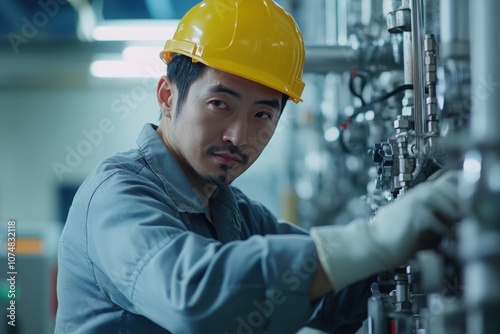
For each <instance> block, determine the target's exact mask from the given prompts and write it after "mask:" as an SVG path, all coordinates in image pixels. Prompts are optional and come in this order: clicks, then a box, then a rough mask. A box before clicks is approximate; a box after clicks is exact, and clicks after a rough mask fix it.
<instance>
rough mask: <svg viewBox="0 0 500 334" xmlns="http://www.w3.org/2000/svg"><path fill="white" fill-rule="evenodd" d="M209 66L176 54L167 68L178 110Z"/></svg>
mask: <svg viewBox="0 0 500 334" xmlns="http://www.w3.org/2000/svg"><path fill="white" fill-rule="evenodd" d="M206 68H207V66H206V65H205V64H203V63H201V62H193V61H192V59H191V58H189V57H188V56H185V55H182V54H176V55H174V57H173V58H172V60H171V61H170V62H169V63H168V66H167V77H168V78H169V79H170V80H172V82H173V83H175V85H176V86H177V90H178V93H179V96H178V101H177V106H176V108H177V110H178V111H179V110H181V108H182V105H183V104H184V102H185V101H186V97H187V94H188V91H189V87H191V84H192V83H193V81H195V80H196V79H197V78H198V77H199V76H200V75H202V74H203V72H204V71H205V69H206ZM288 98H289V97H288V95H286V94H283V97H282V99H281V111H283V109H284V108H285V105H286V102H287V101H288Z"/></svg>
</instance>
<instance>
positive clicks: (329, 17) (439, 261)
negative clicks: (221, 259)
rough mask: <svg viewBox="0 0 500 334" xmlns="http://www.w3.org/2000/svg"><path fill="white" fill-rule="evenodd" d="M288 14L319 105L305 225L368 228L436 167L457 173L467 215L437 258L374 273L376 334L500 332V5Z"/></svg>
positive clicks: (311, 111)
mask: <svg viewBox="0 0 500 334" xmlns="http://www.w3.org/2000/svg"><path fill="white" fill-rule="evenodd" d="M289 4H290V6H291V7H292V8H296V10H297V12H296V13H297V18H298V21H299V25H300V26H301V27H303V29H304V30H305V31H304V36H305V40H306V45H309V46H308V47H307V49H306V67H305V71H306V73H307V75H306V82H307V83H308V85H309V86H311V85H312V86H313V87H314V90H313V91H312V92H310V93H309V94H310V96H309V98H313V99H314V98H317V99H320V100H321V101H322V102H321V103H319V104H318V105H319V107H316V108H315V107H314V106H308V105H307V102H306V106H305V107H303V109H302V110H298V115H299V116H298V117H297V118H296V124H295V125H296V127H295V138H297V139H296V140H300V141H301V143H302V144H304V143H306V144H305V145H302V146H303V147H305V151H302V152H301V151H300V150H298V152H295V155H292V157H291V159H292V165H293V166H294V167H295V168H294V169H293V170H292V171H291V176H292V177H291V178H292V180H293V181H294V182H295V187H296V193H297V196H298V199H299V201H298V204H299V208H300V211H299V212H301V213H302V216H300V217H299V218H300V219H301V220H300V223H301V224H302V225H304V226H305V227H310V226H317V225H324V224H344V223H347V222H349V221H350V220H352V219H353V218H357V217H359V216H362V217H365V218H368V217H370V216H371V215H373V214H376V211H377V209H378V208H380V207H381V206H383V205H385V204H387V203H389V202H391V201H397V200H398V198H399V197H401V196H405V193H406V192H407V191H408V190H410V189H411V188H412V187H414V186H416V185H417V184H419V183H421V182H426V181H427V180H428V179H429V178H433V177H436V175H439V173H440V170H443V169H460V170H462V180H461V196H462V198H463V206H462V209H463V210H464V215H465V216H466V218H465V219H464V220H463V221H462V222H460V223H459V224H458V226H457V227H456V228H455V229H454V230H453V231H452V232H451V233H450V235H448V236H446V237H445V238H444V239H443V240H442V241H441V244H440V245H439V247H438V249H435V250H429V251H422V252H419V253H418V254H417V256H416V258H415V259H414V260H412V261H410V262H409V263H407V264H406V265H405V266H402V267H400V268H394V269H393V270H391V271H389V272H384V273H380V274H379V280H378V282H377V283H376V284H374V285H373V286H372V297H371V298H370V300H369V303H368V321H367V322H368V323H367V325H368V326H367V327H368V332H369V333H370V334H386V333H390V334H396V333H399V334H402V333H415V334H444V333H446V334H450V333H451V334H476V333H477V334H489V333H500V317H498V310H500V284H499V282H500V218H499V217H500V212H499V210H500V208H499V205H498V204H499V203H500V132H499V131H498V127H499V126H500V105H499V104H500V94H499V91H498V90H499V87H500V68H499V65H498V62H497V61H496V58H497V56H498V54H500V40H499V39H498V33H499V32H500V22H498V19H497V18H496V15H497V14H498V13H500V2H498V1H496V0H478V1H474V2H472V1H468V0H460V1H456V0H440V1H438V0H383V1H382V0H358V1H345V0H332V1H328V0H324V1H320V0H318V1H312V5H311V8H316V9H308V8H305V7H304V6H303V7H304V8H302V7H300V6H301V5H300V3H299V2H294V1H289ZM297 7H298V8H297ZM318 7H321V8H322V10H318V9H317V8H318ZM321 14H322V15H323V16H321ZM321 22H323V23H324V26H323V30H320V31H318V28H317V27H316V26H314V24H316V25H317V24H318V23H321ZM313 23H314V24H313ZM313 27H314V28H313ZM308 41H309V44H307V42H308ZM311 44H313V45H311ZM318 44H320V45H318ZM307 80H309V81H307ZM305 93H306V94H308V92H307V91H306V92H305ZM304 100H305V101H306V100H307V97H306V98H304ZM304 115H306V117H304ZM294 147H296V146H294ZM301 156H304V157H305V158H301ZM416 214H418V213H416ZM395 223H397V221H396V222H395Z"/></svg>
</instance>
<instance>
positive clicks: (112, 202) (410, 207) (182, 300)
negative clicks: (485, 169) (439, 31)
mask: <svg viewBox="0 0 500 334" xmlns="http://www.w3.org/2000/svg"><path fill="white" fill-rule="evenodd" d="M161 56H162V58H163V59H164V60H165V61H166V62H167V64H168V68H167V75H166V76H164V77H162V78H161V79H160V81H159V84H158V88H157V96H158V103H159V106H160V109H161V113H162V118H161V121H160V124H159V126H154V125H151V124H147V125H146V126H145V127H144V129H143V131H142V132H141V134H140V135H139V137H138V139H137V144H138V149H135V150H131V151H128V152H125V153H120V154H117V155H115V156H113V157H111V158H109V159H106V160H105V161H104V162H102V163H101V164H100V165H99V166H98V167H97V168H96V169H95V170H94V171H93V172H92V174H91V175H89V177H88V178H87V179H86V180H85V182H84V183H83V184H82V186H81V187H80V189H79V191H78V193H77V194H76V196H75V199H74V202H73V205H72V207H71V209H70V213H69V215H68V220H67V223H66V226H65V229H64V231H63V234H62V236H61V240H60V247H59V276H58V297H59V310H58V313H57V320H56V333H107V334H108V333H109V334H111V333H176V334H178V333H264V332H267V333H294V332H296V331H297V330H299V329H300V328H302V327H304V326H311V327H316V328H320V329H323V330H325V331H328V332H334V333H351V332H354V331H355V330H356V329H357V328H358V327H359V326H360V323H361V321H362V320H363V319H364V318H365V317H366V301H367V298H368V296H369V285H370V283H371V282H372V278H370V276H371V275H373V274H375V273H377V272H378V271H382V270H385V269H390V268H393V267H395V266H397V265H400V264H403V263H404V262H405V261H406V260H407V259H409V258H410V257H411V256H412V255H413V254H414V253H415V251H416V250H417V249H419V248H421V247H422V244H421V243H419V242H418V240H419V239H420V237H422V236H424V234H425V233H427V232H433V234H435V235H441V234H443V233H445V232H446V230H447V228H448V226H449V225H450V224H451V223H452V222H454V221H456V220H457V219H458V218H459V217H458V216H457V214H456V212H457V211H458V210H456V208H457V202H458V200H457V199H456V191H455V182H453V179H454V177H453V176H452V175H451V176H450V175H447V176H446V177H445V178H441V179H439V180H438V181H436V182H434V183H428V184H425V185H423V186H419V187H416V189H415V190H414V191H412V192H409V194H408V195H405V196H404V198H403V199H402V200H400V201H398V202H397V203H394V204H391V205H388V206H387V207H385V208H383V209H382V210H380V213H379V215H378V216H377V218H376V219H375V222H374V223H369V222H365V221H357V222H353V223H352V224H349V225H348V226H329V227H323V228H316V229H313V230H312V233H311V236H312V237H311V236H309V235H308V233H307V232H306V231H303V230H301V229H299V228H297V227H295V226H293V225H291V224H288V223H284V222H278V221H277V220H276V218H275V217H273V216H272V215H271V213H270V212H269V211H268V210H266V209H265V208H264V207H263V206H262V205H260V204H258V203H256V202H254V201H252V200H250V199H248V198H247V197H246V196H245V195H244V194H243V193H241V191H239V190H238V189H236V188H234V187H232V186H230V184H231V182H232V181H233V180H234V179H235V178H236V177H238V176H239V175H241V174H242V173H243V172H244V171H245V170H246V169H247V168H248V167H249V166H250V165H251V164H252V163H253V162H254V161H255V160H256V159H257V158H258V156H259V155H260V153H261V152H262V150H263V149H264V147H265V146H266V145H267V143H268V142H269V140H270V139H271V136H272V134H273V133H274V130H275V129H276V126H277V124H278V121H279V118H280V115H281V112H282V110H283V108H284V106H285V102H286V100H288V99H292V100H293V101H294V102H299V101H300V95H301V93H302V89H303V86H304V84H303V82H302V80H301V75H302V70H303V61H304V45H303V41H302V36H301V34H300V32H299V30H298V28H297V26H296V24H295V22H294V21H293V19H292V18H291V16H290V15H288V14H287V13H286V12H285V11H284V10H283V9H282V8H281V7H279V6H278V5H276V4H275V3H274V2H273V1H271V0H252V1H248V0H225V1H221V0H205V1H203V2H202V3H200V4H199V5H197V6H195V7H194V8H193V9H192V10H191V11H190V12H189V13H188V14H186V16H185V17H184V18H183V19H182V20H181V22H180V24H179V27H178V29H177V32H176V34H175V36H174V38H173V39H172V40H170V41H168V42H167V44H166V46H165V50H164V52H162V54H161ZM416 210H418V211H416ZM416 212H418V217H417V216H416V214H415V213H416Z"/></svg>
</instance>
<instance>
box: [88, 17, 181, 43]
mask: <svg viewBox="0 0 500 334" xmlns="http://www.w3.org/2000/svg"><path fill="white" fill-rule="evenodd" d="M178 24H179V20H108V21H105V23H102V24H99V25H98V26H96V27H95V28H94V30H93V32H92V37H93V38H94V40H96V41H163V42H165V41H166V40H168V39H171V38H172V37H173V36H174V33H175V30H176V29H177V25H178Z"/></svg>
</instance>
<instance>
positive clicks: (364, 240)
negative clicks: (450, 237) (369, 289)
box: [310, 171, 461, 291]
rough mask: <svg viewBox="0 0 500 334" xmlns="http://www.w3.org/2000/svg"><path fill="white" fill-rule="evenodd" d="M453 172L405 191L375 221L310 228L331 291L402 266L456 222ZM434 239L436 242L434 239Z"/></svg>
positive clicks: (454, 175)
mask: <svg viewBox="0 0 500 334" xmlns="http://www.w3.org/2000/svg"><path fill="white" fill-rule="evenodd" d="M459 175H460V173H459V172H458V171H450V172H446V173H445V174H444V175H443V176H441V177H439V178H438V179H437V180H435V181H433V182H429V181H428V182H425V183H421V184H419V185H417V186H416V187H415V188H413V189H411V190H409V191H408V192H407V193H406V194H404V195H403V196H401V197H400V198H398V199H396V200H395V201H394V202H392V203H390V204H388V205H386V206H384V207H382V208H381V209H379V210H378V212H377V214H376V216H375V218H374V219H373V220H372V221H371V222H370V221H368V220H363V219H358V220H355V221H353V222H351V223H349V224H347V225H341V226H321V227H313V228H311V231H310V234H311V237H312V239H313V241H314V243H315V245H316V249H317V251H318V255H319V259H320V262H321V265H322V266H323V269H324V271H325V273H326V275H327V276H328V278H329V279H330V282H331V283H332V286H333V288H334V289H335V290H337V291H338V290H340V289H342V288H343V287H345V286H346V285H349V284H351V283H354V282H356V281H358V280H360V279H363V278H365V277H368V276H370V275H373V274H376V273H378V272H382V271H384V270H388V269H392V268H395V267H397V266H400V265H403V264H404V263H405V262H406V261H407V260H409V259H410V258H411V257H412V256H413V255H415V253H416V252H417V251H418V250H420V249H423V248H427V247H429V246H430V245H429V240H434V241H435V242H436V241H437V240H438V239H439V237H440V236H442V235H443V234H445V233H446V232H447V231H448V230H449V229H450V227H451V226H452V225H453V223H455V222H457V221H458V220H459V219H460V218H461V215H460V210H459V204H460V199H459V194H458V176H459ZM436 237H437V238H436Z"/></svg>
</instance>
